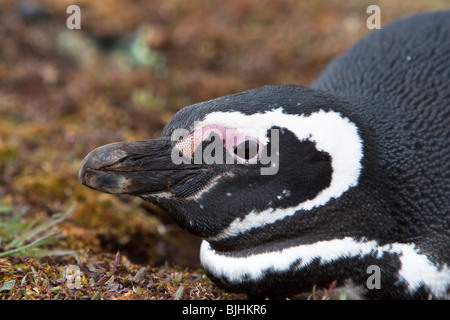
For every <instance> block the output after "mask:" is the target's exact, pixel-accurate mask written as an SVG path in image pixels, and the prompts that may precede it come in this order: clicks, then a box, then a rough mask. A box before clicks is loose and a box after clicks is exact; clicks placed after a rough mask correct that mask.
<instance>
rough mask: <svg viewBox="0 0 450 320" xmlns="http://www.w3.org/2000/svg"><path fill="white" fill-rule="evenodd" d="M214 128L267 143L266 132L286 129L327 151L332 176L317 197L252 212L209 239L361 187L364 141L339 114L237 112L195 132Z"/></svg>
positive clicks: (213, 118) (212, 118) (208, 120)
mask: <svg viewBox="0 0 450 320" xmlns="http://www.w3.org/2000/svg"><path fill="white" fill-rule="evenodd" d="M211 125H220V126H224V127H228V128H236V129H237V130H240V131H241V132H243V133H244V134H245V133H247V132H246V131H248V134H249V135H251V134H254V132H258V133H259V134H261V135H264V136H258V137H255V138H257V139H258V140H259V141H267V139H268V138H267V136H266V134H267V130H270V129H271V128H273V127H280V128H286V129H288V130H290V131H291V132H293V133H294V134H295V135H296V137H297V138H298V140H299V141H303V140H310V141H313V142H315V144H316V148H317V149H318V150H319V151H324V152H327V153H328V154H329V155H330V156H331V162H332V169H333V174H332V178H331V183H330V185H329V187H327V188H326V189H324V190H322V191H321V192H320V193H319V194H318V195H317V196H316V197H315V198H313V199H311V200H307V201H305V202H302V203H300V204H298V205H297V206H295V207H292V208H286V209H268V210H265V211H262V212H250V213H248V214H247V215H246V216H245V217H244V218H242V219H240V218H239V219H236V220H234V221H233V222H232V223H231V224H230V226H229V227H228V228H227V229H226V230H224V231H222V232H221V233H220V234H218V235H216V236H215V237H213V238H210V239H209V240H220V239H224V238H227V237H229V236H234V235H237V234H239V233H242V232H245V231H247V230H249V229H251V228H257V227H261V226H264V225H266V224H270V223H273V222H275V221H277V220H279V219H283V218H285V217H287V216H289V215H293V214H294V213H295V212H296V211H298V210H311V209H312V208H314V207H318V206H322V205H324V204H326V203H327V202H328V201H329V200H331V199H332V198H338V197H339V196H341V195H342V194H343V193H344V192H345V191H347V190H348V189H349V188H351V187H354V186H356V185H357V184H358V179H359V175H360V172H361V159H362V157H363V142H362V140H361V137H360V136H359V133H358V128H357V126H356V125H355V124H354V123H352V122H351V121H350V120H349V119H348V118H346V117H343V116H342V115H341V114H340V113H338V112H334V111H328V112H325V111H323V110H320V111H318V112H315V113H312V114H311V115H309V116H302V115H296V114H286V113H283V109H282V108H278V109H274V110H272V111H269V112H265V113H255V114H250V115H246V114H243V113H240V112H236V111H234V112H213V113H210V114H208V115H207V116H206V117H205V119H204V120H203V121H201V122H199V123H197V128H196V129H198V128H201V127H205V126H211ZM255 129H256V131H255ZM280 152H282V150H280ZM294 165H295V164H294ZM301 169H302V168H299V170H301Z"/></svg>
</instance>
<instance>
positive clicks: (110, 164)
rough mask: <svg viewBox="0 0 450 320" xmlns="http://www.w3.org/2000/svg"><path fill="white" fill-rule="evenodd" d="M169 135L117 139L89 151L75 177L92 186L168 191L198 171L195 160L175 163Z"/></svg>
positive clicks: (109, 190) (122, 190) (141, 191)
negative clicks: (143, 138) (130, 139)
mask: <svg viewBox="0 0 450 320" xmlns="http://www.w3.org/2000/svg"><path fill="white" fill-rule="evenodd" d="M172 150H173V143H172V142H171V140H170V139H168V138H159V139H154V140H144V141H133V142H117V143H112V144H108V145H105V146H102V147H100V148H97V149H95V150H93V151H91V152H90V153H89V154H88V155H87V156H86V158H85V159H84V160H83V162H82V164H81V168H80V171H79V173H78V180H79V182H80V183H81V184H83V185H85V186H87V187H90V188H92V189H95V190H98V191H102V192H106V193H115V194H120V193H124V194H133V195H142V194H150V193H158V192H164V191H169V190H170V188H171V186H173V185H176V184H178V183H179V182H180V181H182V180H183V179H186V176H189V175H191V174H195V173H197V172H198V169H199V166H198V165H194V164H183V163H181V164H175V163H174V162H173V161H172V158H171V154H172Z"/></svg>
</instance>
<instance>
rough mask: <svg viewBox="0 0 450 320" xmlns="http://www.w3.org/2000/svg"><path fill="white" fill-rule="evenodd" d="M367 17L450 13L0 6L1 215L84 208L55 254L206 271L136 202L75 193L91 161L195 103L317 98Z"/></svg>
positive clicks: (85, 1)
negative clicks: (241, 95) (280, 93)
mask: <svg viewBox="0 0 450 320" xmlns="http://www.w3.org/2000/svg"><path fill="white" fill-rule="evenodd" d="M72 4H76V5H78V6H79V7H80V8H81V30H68V29H67V28H66V19H67V18H68V16H69V14H67V13H66V9H67V7H68V6H69V5H72ZM371 4H376V5H378V6H379V7H380V8H381V24H382V26H383V25H384V24H386V23H388V22H389V21H390V20H392V19H395V18H399V17H403V16H406V15H410V14H412V13H416V12H421V11H430V10H439V9H444V8H447V9H448V8H449V7H450V3H449V1H444V0H440V1H438V0H431V1H430V0H418V1H403V0H385V1H361V0H347V1H338V0H329V1H315V0H307V1H297V0H277V1H270V0H228V1H186V0H151V1H135V0H127V1H124V0H120V1H119V0H108V1H100V0H98V1H92V0H78V1H74V0H58V1H56V0H42V1H32V0H22V1H16V0H1V1H0V208H3V215H5V214H13V215H14V214H19V213H20V221H21V223H24V222H23V221H24V220H25V221H27V220H28V221H34V220H37V219H44V220H45V219H50V221H53V220H52V219H54V218H52V216H53V215H55V214H57V213H60V212H67V211H68V210H69V207H70V206H71V204H72V203H74V202H76V206H75V207H74V209H73V211H71V214H70V215H69V216H68V217H67V218H66V219H65V221H64V222H62V223H60V224H59V228H60V229H62V232H61V233H58V237H59V242H58V243H57V246H58V247H59V248H60V249H63V250H78V251H79V252H81V255H85V256H89V255H95V254H100V253H102V252H107V253H115V252H116V251H117V250H118V249H120V250H121V253H122V255H124V256H127V257H128V259H130V260H131V261H133V262H134V263H141V264H149V265H152V266H159V265H163V264H164V263H165V262H166V261H168V262H169V263H170V264H175V265H181V266H183V267H185V266H189V267H198V266H199V264H198V245H199V239H196V238H195V237H192V236H190V235H188V234H186V233H184V232H183V231H180V230H179V229H178V228H177V227H176V226H175V225H174V224H173V222H172V220H171V219H170V218H169V217H168V216H167V215H165V214H164V213H163V212H161V210H159V209H158V208H156V207H155V206H153V205H151V204H147V203H144V202H143V201H141V200H140V199H136V198H131V197H126V196H114V195H108V194H102V193H99V192H97V191H93V190H90V189H88V188H86V187H83V186H81V185H79V184H78V181H77V174H78V169H79V166H80V163H81V161H82V159H83V158H84V156H85V155H86V154H87V153H88V152H89V151H90V150H92V149H94V148H96V147H98V146H101V145H103V144H107V143H111V142H116V141H124V140H139V139H149V138H154V137H158V135H159V134H160V132H161V129H162V128H163V126H164V124H165V123H166V122H167V121H168V119H170V117H171V116H172V115H173V114H174V113H175V112H176V111H177V110H179V109H181V108H182V107H184V106H186V105H189V104H192V103H195V102H199V101H203V100H207V99H212V98H215V97H218V96H221V95H225V94H230V93H235V92H239V91H243V90H246V89H250V88H254V87H257V86H262V85H266V84H280V83H286V84H287V83H290V84H292V83H294V84H299V85H303V86H308V85H309V84H310V83H311V81H312V80H313V79H314V78H315V77H317V75H318V74H319V73H320V71H321V70H323V69H324V67H325V66H326V65H327V63H328V62H329V61H330V60H331V59H333V58H334V57H336V56H337V55H339V54H341V53H342V52H343V51H345V50H346V49H347V48H349V46H351V45H352V44H353V43H354V42H355V41H357V40H358V39H359V38H361V37H362V36H364V35H365V34H367V33H369V32H374V31H371V30H368V29H367V27H366V19H367V18H368V16H369V15H368V14H367V13H366V8H367V7H368V6H369V5H371ZM16 220H17V219H16ZM17 221H19V220H17ZM49 226H51V227H52V228H53V227H54V225H53V224H49ZM49 232H50V231H49ZM52 232H53V231H52ZM18 234H19V233H18ZM49 234H52V233H49ZM9 236H10V237H11V235H9ZM18 236H19V235H18ZM9 240H10V241H14V239H9ZM30 241H31V240H30ZM5 243H6V242H4V243H3V244H5ZM6 249H11V248H5V247H3V248H1V249H0V252H4V251H5V250H6Z"/></svg>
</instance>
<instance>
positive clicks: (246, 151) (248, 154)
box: [233, 140, 259, 160]
mask: <svg viewBox="0 0 450 320" xmlns="http://www.w3.org/2000/svg"><path fill="white" fill-rule="evenodd" d="M233 152H234V154H235V155H236V156H238V157H239V158H242V159H245V160H250V159H253V158H254V157H255V156H256V155H257V154H258V152H259V145H258V143H257V142H255V141H251V140H247V141H244V142H242V143H241V144H239V145H237V146H236V147H234V150H233Z"/></svg>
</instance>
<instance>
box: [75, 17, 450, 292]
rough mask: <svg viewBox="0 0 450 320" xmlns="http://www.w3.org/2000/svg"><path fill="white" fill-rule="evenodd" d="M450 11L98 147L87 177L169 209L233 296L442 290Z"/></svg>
mask: <svg viewBox="0 0 450 320" xmlns="http://www.w3.org/2000/svg"><path fill="white" fill-rule="evenodd" d="M449 21H450V12H449V11H447V12H437V13H426V14H421V15H416V16H412V17H409V18H405V19H401V20H399V21H396V22H394V23H391V24H390V25H388V26H386V27H383V28H382V29H381V30H379V31H375V32H373V33H371V34H370V35H369V36H367V37H366V38H364V39H362V40H361V41H360V42H358V43H357V44H356V45H355V46H354V47H353V48H352V49H350V50H349V51H348V52H347V53H345V54H344V55H343V56H341V57H339V58H337V59H336V60H335V61H334V62H332V63H331V64H330V66H329V67H328V68H327V69H326V70H325V71H324V72H323V73H322V75H321V76H320V77H319V78H318V79H317V80H316V81H315V82H314V83H313V85H312V87H311V88H304V87H300V86H293V85H280V86H266V87H262V88H257V89H253V90H249V91H246V92H242V93H238V94H233V95H229V96H224V97H220V98H217V99H213V100H210V101H206V102H202V103H198V104H195V105H191V106H188V107H186V108H183V109H182V110H180V111H179V112H178V113H177V114H175V115H174V117H173V118H172V119H171V120H170V121H169V123H168V124H167V125H166V127H165V129H164V131H163V132H162V137H161V138H159V139H155V140H146V141H136V142H121V143H114V144H110V145H106V146H103V147H100V148H98V149H96V150H94V151H92V152H91V153H90V154H89V155H88V156H87V157H86V158H85V160H84V161H83V164H82V166H81V169H80V173H79V179H80V182H81V183H83V184H85V185H87V186H89V187H91V188H94V189H97V190H100V191H103V192H109V193H127V194H132V195H136V196H139V197H141V198H143V199H145V200H147V201H151V202H153V203H156V204H157V205H159V206H160V207H162V208H164V209H165V210H166V211H167V212H168V213H169V214H171V216H172V217H173V218H174V219H175V220H176V221H177V223H178V224H179V225H180V226H182V227H183V228H185V229H187V230H188V231H190V232H192V233H194V234H196V235H198V236H200V237H202V238H203V239H204V241H203V242H202V245H201V248H200V260H201V263H202V266H203V267H204V269H205V271H206V272H207V273H208V275H209V276H210V277H211V278H212V279H213V280H214V281H215V282H216V283H218V284H219V285H221V286H222V287H224V288H226V289H228V290H230V291H235V292H245V293H247V294H249V295H250V296H253V297H261V298H262V297H270V298H281V297H288V296H292V295H295V294H297V293H301V292H309V291H310V290H311V288H312V287H313V286H317V287H319V288H327V287H329V286H330V284H331V283H336V284H337V285H338V286H353V287H355V288H357V289H358V292H359V294H360V295H361V296H362V297H366V298H388V299H419V298H420V299H427V298H429V297H430V296H432V297H434V298H439V299H445V298H447V297H448V293H449V286H450V270H449V264H450V248H449V243H450V241H449V240H450V228H449V214H448V213H449V208H450V204H449V198H450V150H449V141H450V89H449V80H450V59H449V57H450V23H449ZM217 143H218V144H217ZM217 146H219V147H217ZM197 155H200V156H199V157H197ZM202 156H203V158H202ZM205 156H206V157H205ZM211 159H212V160H213V161H210V160H211ZM373 270H376V271H379V275H378V276H379V277H378V280H379V285H377V286H375V288H374V287H373V286H371V285H370V284H369V282H368V281H369V277H370V276H371V272H372V271H373Z"/></svg>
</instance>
